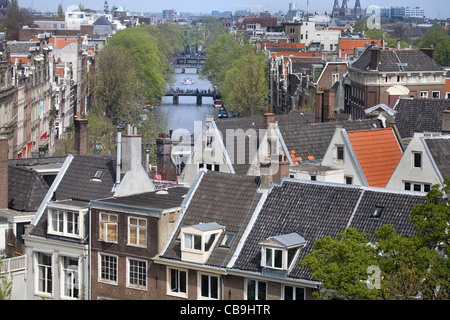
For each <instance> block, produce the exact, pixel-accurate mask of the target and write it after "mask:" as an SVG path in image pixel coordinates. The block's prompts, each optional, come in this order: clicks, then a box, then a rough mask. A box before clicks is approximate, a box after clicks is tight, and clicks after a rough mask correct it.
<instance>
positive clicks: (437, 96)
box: [431, 91, 441, 99]
mask: <svg viewBox="0 0 450 320" xmlns="http://www.w3.org/2000/svg"><path fill="white" fill-rule="evenodd" d="M431 97H432V98H433V99H439V98H440V97H441V92H440V91H433V92H432V93H431Z"/></svg>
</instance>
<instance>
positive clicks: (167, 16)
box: [162, 9, 178, 22]
mask: <svg viewBox="0 0 450 320" xmlns="http://www.w3.org/2000/svg"><path fill="white" fill-rule="evenodd" d="M177 15H178V13H177V11H176V10H173V9H167V10H163V12H162V18H163V20H166V21H173V22H175V21H177Z"/></svg>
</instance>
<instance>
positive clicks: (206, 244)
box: [181, 222, 224, 263]
mask: <svg viewBox="0 0 450 320" xmlns="http://www.w3.org/2000/svg"><path fill="white" fill-rule="evenodd" d="M223 230H224V226H221V225H220V224H218V223H215V222H210V223H199V224H196V225H192V226H186V227H182V228H181V260H183V261H190V262H196V263H205V262H206V261H207V260H208V258H209V255H210V254H211V251H212V248H214V246H215V245H216V242H217V240H218V239H219V236H220V234H221V233H222V232H223Z"/></svg>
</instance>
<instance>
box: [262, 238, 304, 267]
mask: <svg viewBox="0 0 450 320" xmlns="http://www.w3.org/2000/svg"><path fill="white" fill-rule="evenodd" d="M259 244H260V245H261V266H262V267H266V268H271V269H279V270H288V269H289V268H290V267H291V265H292V262H293V261H294V260H295V257H296V256H297V253H298V249H299V248H300V247H303V246H304V245H305V244H306V241H305V239H304V238H303V237H302V236H300V235H299V234H298V233H296V232H293V233H289V234H284V235H279V236H274V237H270V238H268V239H266V240H264V241H262V242H260V243H259Z"/></svg>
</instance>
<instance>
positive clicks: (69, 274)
mask: <svg viewBox="0 0 450 320" xmlns="http://www.w3.org/2000/svg"><path fill="white" fill-rule="evenodd" d="M60 258H61V259H60V260H61V270H62V278H61V280H60V284H61V296H62V297H63V298H64V299H69V300H78V299H79V298H80V296H81V294H82V292H81V290H80V288H81V285H80V277H79V275H80V259H79V258H78V257H71V256H65V255H61V257H60ZM66 259H73V260H77V267H76V270H74V269H70V266H69V268H66V267H65V264H64V262H65V260H66ZM69 278H70V279H71V281H70V282H71V284H72V285H73V287H72V288H71V289H70V290H71V291H73V290H75V289H77V290H78V295H77V296H72V295H66V290H65V289H66V283H67V279H69ZM74 279H75V281H73V280H74Z"/></svg>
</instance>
